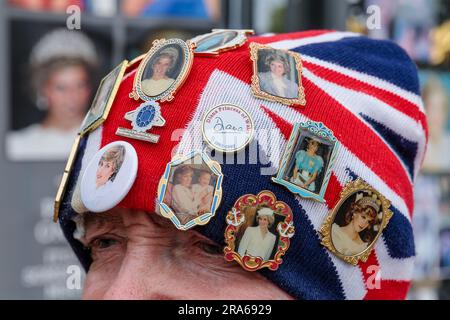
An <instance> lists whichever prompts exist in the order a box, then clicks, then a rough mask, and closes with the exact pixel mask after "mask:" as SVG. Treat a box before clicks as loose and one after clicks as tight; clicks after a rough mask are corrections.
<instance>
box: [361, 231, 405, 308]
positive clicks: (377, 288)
mask: <svg viewBox="0 0 450 320" xmlns="http://www.w3.org/2000/svg"><path fill="white" fill-rule="evenodd" d="M378 241H381V239H378ZM358 266H359V268H360V269H361V272H362V274H363V277H364V282H365V285H366V289H367V293H366V295H365V297H364V300H381V299H384V300H404V299H405V298H406V294H407V293H408V289H409V283H410V282H409V281H399V280H383V279H382V277H383V270H381V267H380V264H379V262H378V258H377V255H376V252H375V250H372V252H371V253H370V256H369V259H368V260H367V261H366V262H360V263H359V264H358ZM377 273H379V276H378V277H377V278H378V280H377V279H376V276H377Z"/></svg>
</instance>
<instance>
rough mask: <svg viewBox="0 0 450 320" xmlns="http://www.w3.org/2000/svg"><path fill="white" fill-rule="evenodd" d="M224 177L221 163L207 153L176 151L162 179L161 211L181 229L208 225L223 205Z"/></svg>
mask: <svg viewBox="0 0 450 320" xmlns="http://www.w3.org/2000/svg"><path fill="white" fill-rule="evenodd" d="M222 181H223V174H222V170H221V168H220V165H219V163H218V162H216V161H213V160H211V159H210V158H209V156H208V155H207V153H205V152H201V151H196V150H195V151H192V152H190V153H189V154H187V155H176V156H175V157H174V158H173V159H172V161H171V162H169V163H168V164H167V166H166V169H165V171H164V174H163V176H162V177H161V180H160V181H159V186H158V206H159V212H160V213H161V215H162V216H163V217H166V218H168V219H170V220H171V221H172V223H173V224H174V225H175V226H176V227H177V228H178V229H180V230H188V229H190V228H192V227H194V226H196V225H205V224H207V223H208V222H209V221H210V219H211V218H212V217H214V215H215V213H216V210H217V208H218V207H219V205H220V201H221V199H222Z"/></svg>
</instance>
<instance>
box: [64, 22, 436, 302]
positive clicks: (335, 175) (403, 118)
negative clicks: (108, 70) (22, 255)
mask: <svg viewBox="0 0 450 320" xmlns="http://www.w3.org/2000/svg"><path fill="white" fill-rule="evenodd" d="M252 42H256V43H260V44H264V45H267V46H269V47H271V48H274V49H285V50H289V51H291V52H296V53H299V54H300V56H301V62H302V66H303V69H302V75H301V84H302V86H303V88H304V94H305V99H306V104H305V105H304V106H299V105H286V104H283V103H280V102H278V101H270V100H263V99H260V98H257V97H255V95H254V94H253V92H252V88H251V84H252V75H253V69H252V66H253V64H252V60H251V56H250V44H251V43H252ZM139 63H140V60H139V59H138V60H136V61H133V62H131V63H128V65H127V66H126V69H125V74H124V77H123V78H122V80H121V82H120V86H119V87H118V91H117V94H116V96H115V98H114V102H113V104H112V106H111V108H110V111H109V114H108V116H107V118H106V120H105V121H104V122H103V123H102V124H101V125H100V126H99V127H97V128H96V129H95V130H93V131H91V132H89V134H85V135H82V137H81V139H80V142H79V144H78V146H77V149H76V150H75V151H76V153H74V162H73V167H72V169H71V171H70V174H69V175H68V181H67V184H66V188H65V192H64V195H63V197H62V198H61V202H60V203H59V204H58V205H59V207H58V208H56V211H59V222H60V225H61V226H62V229H63V231H64V234H65V236H66V238H67V239H68V241H69V242H70V244H71V246H72V248H73V250H74V251H75V253H76V254H77V256H78V258H79V259H80V261H81V263H82V264H83V266H84V267H85V269H86V270H88V269H89V265H90V262H91V260H90V256H89V252H88V251H87V250H86V249H84V248H83V246H82V245H81V243H80V242H79V241H78V240H76V239H75V238H74V231H75V230H76V224H75V222H74V221H77V218H76V217H78V216H79V212H83V211H86V210H84V209H83V208H82V207H83V206H81V208H79V207H77V203H79V201H75V200H76V199H74V198H76V197H77V195H76V194H77V192H76V189H77V186H79V184H80V180H81V179H82V176H83V172H84V171H85V169H86V167H87V166H88V163H89V161H90V160H91V159H92V158H93V156H94V154H95V153H96V152H97V151H98V150H99V149H101V148H102V147H104V146H105V145H107V144H109V143H111V142H113V141H118V140H122V141H126V142H128V143H130V144H131V145H132V146H133V147H134V149H135V150H136V153H137V159H138V168H137V176H136V180H135V181H134V184H133V185H132V186H131V189H130V191H129V192H128V194H127V195H126V196H125V198H124V199H123V200H122V201H121V202H120V203H119V204H118V206H120V207H123V208H132V209H138V210H144V211H146V212H148V213H149V214H154V212H156V211H158V208H157V207H158V205H157V203H158V200H157V190H158V184H159V182H160V179H161V177H162V176H163V174H164V172H165V168H166V164H167V163H169V162H170V161H171V159H172V157H173V155H174V154H188V153H189V152H191V151H192V150H204V149H205V147H206V145H205V142H204V140H203V137H202V130H201V124H202V120H203V118H204V115H205V113H206V112H207V111H208V110H209V109H211V108H212V107H214V106H218V105H221V104H224V103H226V104H232V105H236V106H239V107H240V108H242V109H243V110H245V111H246V112H247V113H248V114H249V115H250V116H251V117H252V119H253V123H254V128H255V135H254V138H253V140H252V142H251V143H250V144H249V145H247V147H246V148H245V149H244V150H241V151H240V152H239V153H237V154H232V155H231V157H232V158H233V157H234V160H235V161H223V163H221V164H220V166H221V172H222V173H223V181H222V197H221V201H220V204H219V206H218V209H217V211H216V212H215V216H213V217H212V218H211V220H210V221H209V223H207V224H205V225H202V226H196V227H195V228H196V230H197V231H198V232H200V233H202V234H203V235H205V236H207V237H208V238H210V239H211V240H213V241H215V242H216V243H218V244H221V245H224V246H225V239H224V232H225V229H226V227H227V222H226V215H227V213H228V212H229V211H230V210H231V208H232V207H233V206H234V204H235V202H236V200H237V199H239V198H240V197H241V196H243V195H246V194H253V195H257V194H258V193H259V192H260V191H262V190H268V191H271V192H272V193H273V194H274V195H276V197H277V200H279V201H283V202H284V203H285V204H287V205H288V206H289V207H290V208H291V210H292V214H293V220H294V221H293V222H294V225H295V234H294V236H293V237H292V238H290V246H289V250H287V252H286V253H285V254H284V256H283V257H282V263H281V264H280V265H279V267H278V269H277V270H275V271H272V270H268V269H267V268H266V269H261V270H259V271H258V272H260V273H261V274H262V275H264V276H265V277H267V278H268V279H269V280H271V281H272V282H274V283H275V284H277V285H278V286H279V287H280V288H282V289H283V290H284V291H286V292H287V293H289V294H290V295H292V296H293V297H296V298H298V299H404V298H405V297H406V294H407V291H408V288H409V284H410V280H411V276H412V271H413V260H414V255H415V249H414V239H413V231H412V227H411V217H412V213H413V204H414V199H413V182H414V179H415V177H416V175H417V173H418V171H419V168H420V165H421V162H422V160H423V156H424V152H425V148H426V143H427V125H426V118H425V114H424V109H423V105H422V101H421V98H420V95H419V83H418V78H417V70H416V66H415V65H414V63H413V62H412V61H411V60H410V59H409V58H408V56H407V54H406V53H405V52H404V51H403V50H402V49H401V48H399V47H398V46H397V45H395V44H394V43H392V42H389V41H379V40H371V39H368V38H366V37H364V36H360V35H357V34H353V33H347V32H336V31H328V30H322V31H307V32H297V33H288V34H280V35H273V36H260V37H250V38H249V39H248V40H247V41H246V42H245V43H244V44H243V45H242V46H240V47H238V48H235V49H233V50H229V51H226V52H222V53H220V54H219V55H217V56H214V57H211V56H202V55H195V56H194V59H193V64H192V68H191V70H190V72H189V74H188V75H187V78H186V80H185V82H184V83H183V84H182V85H181V86H180V87H179V89H178V91H177V92H176V94H175V95H174V97H175V98H174V99H173V100H171V101H163V102H159V103H160V110H161V115H162V117H163V118H164V119H165V125H164V126H161V127H153V128H152V129H151V130H152V133H155V134H157V135H159V141H158V142H157V143H149V142H145V141H139V140H136V139H130V138H124V137H122V136H119V135H116V131H117V129H118V128H119V127H125V128H128V127H129V126H130V122H129V121H128V120H126V119H125V118H124V115H125V114H126V113H127V112H130V111H132V110H135V109H136V108H137V107H139V105H141V104H142V101H139V100H135V99H132V98H130V96H129V94H130V92H132V91H133V82H134V79H135V76H136V71H137V68H138V66H139ZM307 121H314V122H321V123H322V124H323V125H324V126H326V127H327V128H328V129H330V130H331V131H332V132H333V134H334V137H336V139H337V140H338V141H339V143H340V147H339V149H338V150H337V154H336V156H335V162H334V165H333V166H332V168H331V175H330V176H329V181H328V186H327V188H326V192H325V193H324V195H323V198H324V201H322V202H320V201H313V200H310V199H306V198H303V197H299V196H296V195H295V194H293V193H292V192H291V191H289V190H288V189H287V188H286V187H284V186H282V185H280V184H276V183H274V182H273V181H272V178H273V176H274V175H275V174H276V172H277V170H278V168H279V166H280V161H281V160H282V155H283V150H284V148H285V146H286V143H287V141H288V139H289V137H290V134H291V132H292V130H293V128H294V124H296V123H306V122H307ZM261 132H270V133H269V134H266V135H265V136H264V134H260V133H261ZM252 148H256V150H257V151H258V152H257V154H258V157H257V159H256V160H254V161H249V160H248V159H249V157H251V155H250V153H251V149H252ZM240 154H241V155H245V156H246V158H245V159H246V160H244V161H240V162H239V161H236V157H238V156H239V155H240ZM228 156H229V155H228ZM358 178H360V179H362V180H364V181H365V182H366V183H368V184H369V185H370V186H372V187H373V188H374V189H376V190H377V191H378V192H379V193H380V194H382V195H383V196H384V197H385V198H386V199H387V200H389V201H390V210H391V211H392V213H393V214H392V217H391V218H390V221H389V223H388V224H387V226H386V227H385V228H384V230H383V232H382V234H381V236H380V237H379V238H378V239H377V241H376V243H375V245H374V248H373V250H372V251H371V253H370V255H369V256H368V259H367V260H366V261H358V262H357V264H356V265H352V264H349V263H347V262H345V261H343V260H342V259H340V258H339V257H337V256H336V255H335V254H333V253H332V252H330V250H328V249H327V248H326V247H325V246H323V245H322V244H321V241H322V236H321V234H320V229H321V226H322V224H323V222H324V220H325V219H326V217H327V216H328V215H329V212H330V211H331V210H332V209H333V208H335V207H336V205H337V204H338V202H339V201H340V197H341V192H342V190H343V189H344V187H345V185H346V184H347V183H348V182H349V181H355V180H357V179H358ZM369 200H370V199H369ZM87 214H95V213H87ZM179 232H184V231H181V230H180V231H179ZM230 263H235V262H230ZM374 270H377V272H376V274H374ZM374 276H376V280H377V281H378V285H375V286H372V285H370V280H371V278H373V277H374ZM372 280H373V279H372ZM212 298H213V297H212Z"/></svg>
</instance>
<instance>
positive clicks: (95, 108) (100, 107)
mask: <svg viewBox="0 0 450 320" xmlns="http://www.w3.org/2000/svg"><path fill="white" fill-rule="evenodd" d="M127 65H128V61H127V60H124V61H123V62H122V63H121V64H119V65H118V66H117V67H115V68H114V70H112V71H111V72H110V73H109V74H108V75H107V76H106V77H104V78H103V79H102V81H101V82H100V85H99V87H98V89H97V93H96V94H95V97H94V100H93V102H92V105H91V108H90V109H89V111H88V113H87V114H86V116H85V118H84V120H83V122H82V124H81V127H80V130H79V134H80V135H81V136H83V135H85V134H86V133H88V132H90V131H93V130H95V129H96V128H98V127H99V126H100V125H101V124H102V123H103V122H104V121H105V120H106V118H107V117H108V114H109V111H110V110H111V106H112V104H113V102H114V98H115V97H116V94H117V90H118V89H119V86H120V82H121V81H122V78H123V75H124V73H125V70H126V68H127Z"/></svg>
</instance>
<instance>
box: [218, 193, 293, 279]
mask: <svg viewBox="0 0 450 320" xmlns="http://www.w3.org/2000/svg"><path fill="white" fill-rule="evenodd" d="M258 206H268V207H270V209H272V210H273V211H274V214H275V215H279V216H284V220H281V221H279V222H278V223H277V225H276V227H275V229H276V230H277V232H278V235H279V239H278V241H276V242H275V245H277V246H278V249H277V251H276V252H275V255H274V256H273V259H269V260H263V259H262V258H261V257H254V256H251V255H247V254H246V255H244V256H243V257H242V256H241V255H240V254H239V253H238V252H237V250H236V233H238V232H239V229H240V228H241V227H242V226H243V225H244V224H245V223H246V214H245V212H242V211H241V208H242V207H245V208H248V207H255V208H257V207H258ZM243 210H244V208H243ZM254 217H256V210H255V215H254ZM293 219H294V215H293V213H292V209H291V208H290V207H289V205H287V204H286V203H285V202H283V201H279V200H277V197H276V196H275V194H274V193H273V192H271V191H269V190H263V191H260V192H259V193H258V194H257V195H254V194H245V195H243V196H241V197H239V199H237V200H236V202H235V203H234V205H233V207H232V209H231V210H230V211H228V214H227V216H226V218H225V220H226V223H227V227H226V229H225V242H226V244H227V246H226V247H225V248H224V249H223V252H224V254H225V260H227V261H236V262H237V263H239V264H240V265H241V267H242V268H244V269H245V270H247V271H256V270H259V269H262V268H268V269H269V270H272V271H275V270H277V269H278V267H279V265H280V264H281V263H282V262H283V259H282V257H283V256H284V254H285V253H286V251H287V250H288V249H289V246H290V238H292V237H293V236H294V233H295V227H294V224H293V223H294V221H293ZM274 223H275V222H274ZM249 226H251V225H250V224H248V225H247V227H249ZM242 236H243V235H242ZM241 239H242V238H241Z"/></svg>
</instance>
